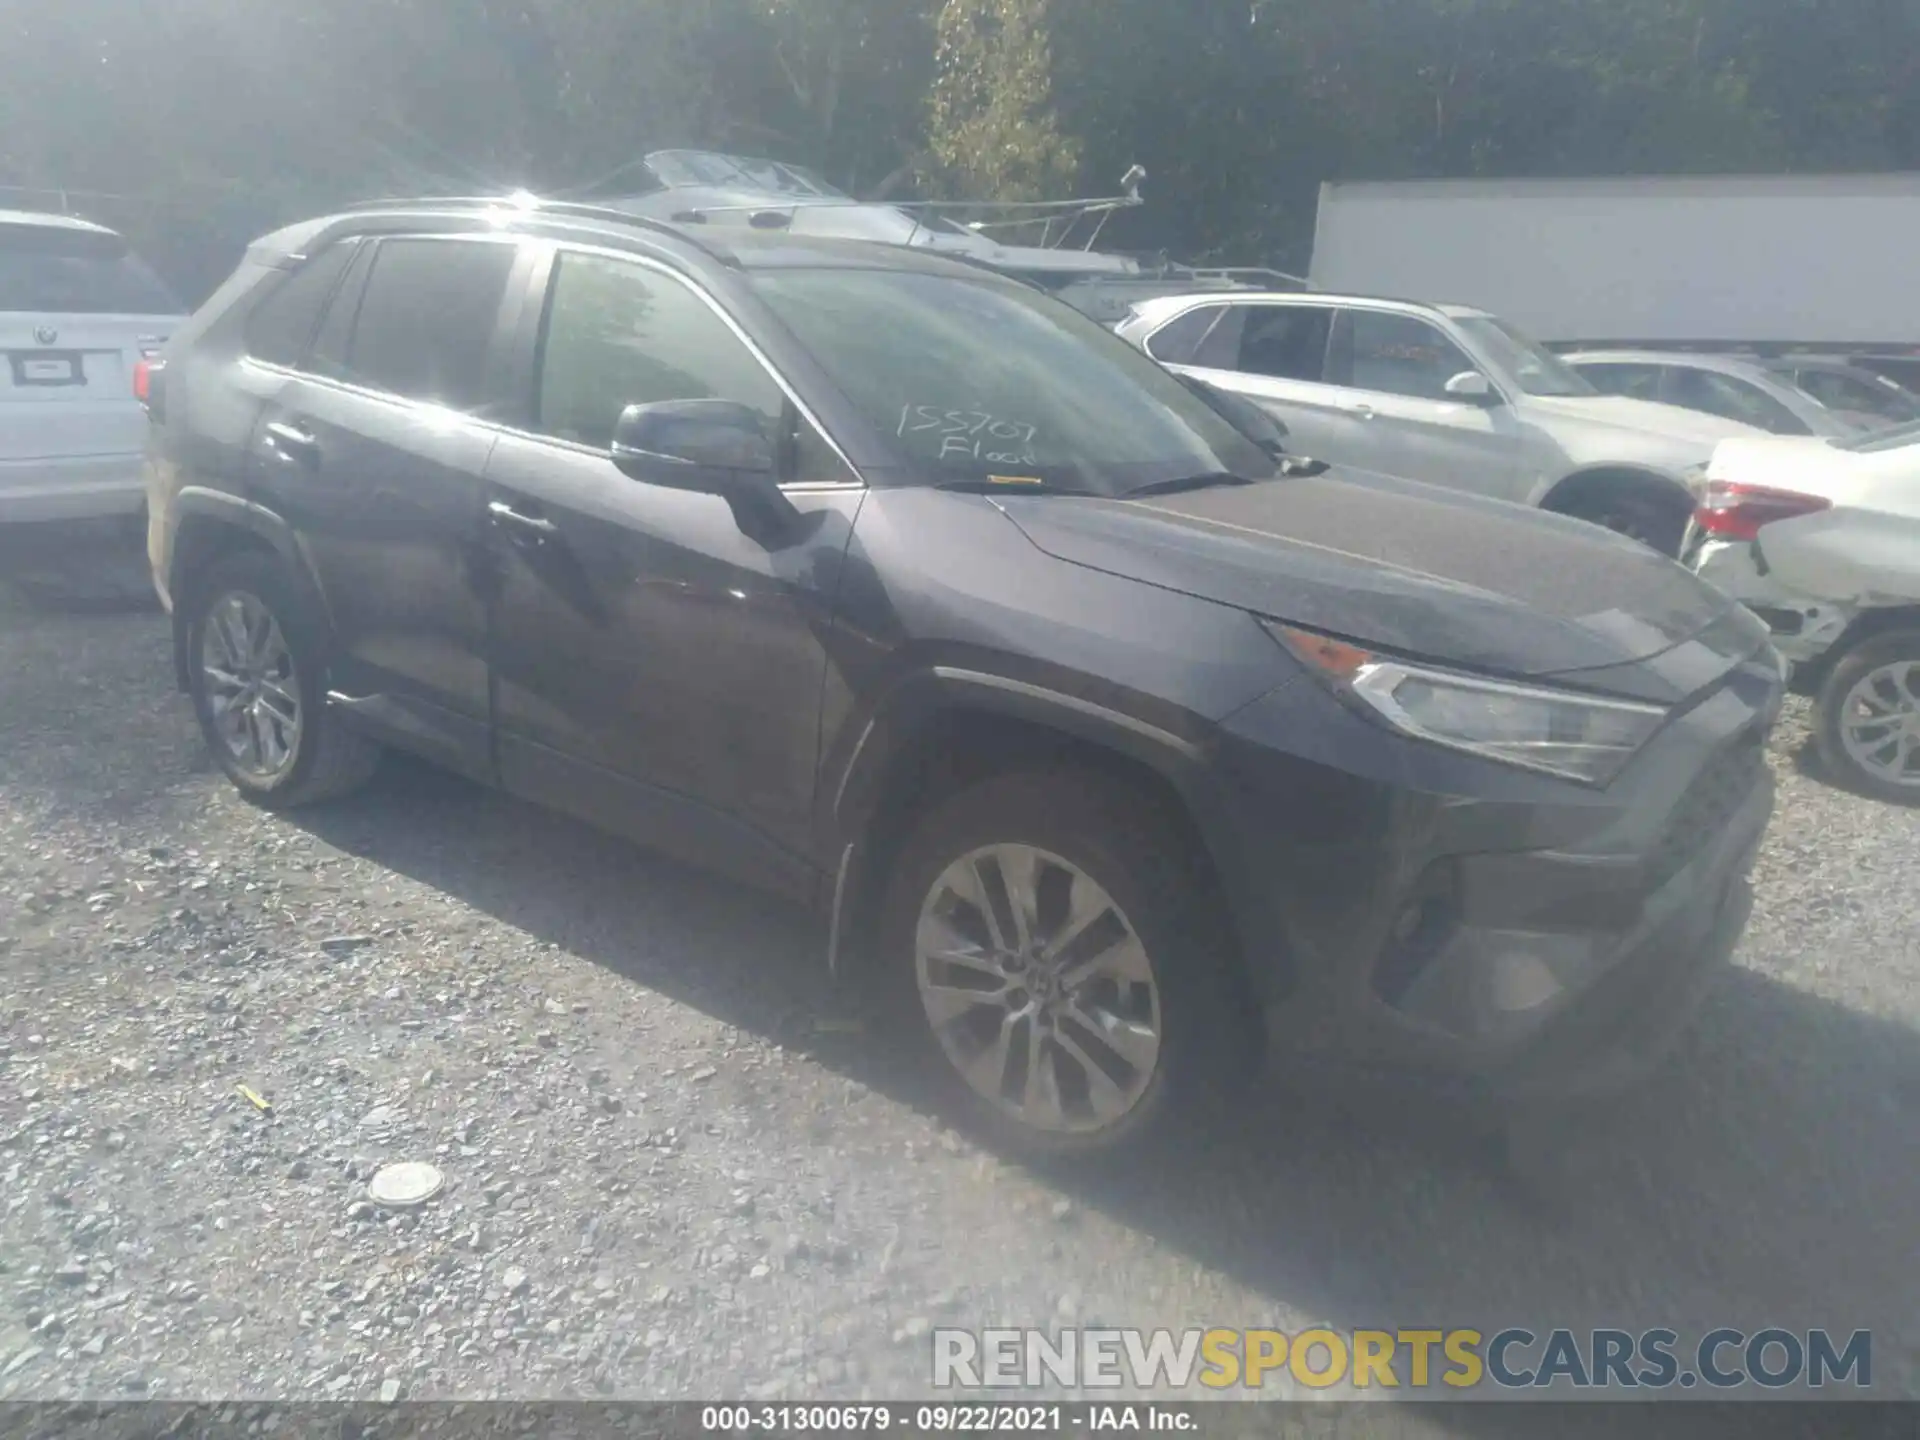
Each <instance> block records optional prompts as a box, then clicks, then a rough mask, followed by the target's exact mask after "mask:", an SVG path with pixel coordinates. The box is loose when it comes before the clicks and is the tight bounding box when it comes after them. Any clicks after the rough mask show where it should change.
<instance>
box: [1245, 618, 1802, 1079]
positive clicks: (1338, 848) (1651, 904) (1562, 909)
mask: <svg viewBox="0 0 1920 1440" xmlns="http://www.w3.org/2000/svg"><path fill="white" fill-rule="evenodd" d="M1781 689H1782V685H1781V677H1780V673H1779V669H1778V667H1777V664H1776V663H1775V662H1774V660H1773V658H1772V656H1771V655H1770V654H1768V653H1766V652H1765V651H1762V652H1761V653H1760V654H1758V655H1756V656H1754V657H1753V658H1752V659H1751V660H1749V661H1747V662H1745V663H1743V664H1742V665H1740V666H1739V667H1737V669H1736V671H1735V672H1733V673H1732V674H1731V675H1729V676H1728V677H1727V678H1726V679H1725V680H1724V681H1723V682H1722V683H1721V684H1720V685H1719V686H1718V687H1717V688H1716V689H1715V690H1714V691H1713V692H1712V693H1710V694H1709V695H1708V696H1706V697H1705V698H1702V699H1699V700H1697V701H1696V702H1695V703H1694V704H1692V705H1691V706H1690V707H1688V708H1686V709H1685V710H1684V711H1683V713H1681V714H1679V715H1677V716H1675V718H1674V719H1673V720H1672V721H1670V722H1669V724H1668V725H1667V727H1666V728H1665V729H1664V730H1663V731H1662V733H1661V734H1660V735H1659V736H1657V737H1656V738H1655V739H1654V741H1653V742H1651V743H1650V744H1649V746H1648V747H1647V749H1646V750H1645V751H1643V752H1642V754H1641V755H1640V756H1639V757H1637V758H1636V760H1635V762H1634V764H1633V765H1632V766H1630V767H1629V769H1628V771H1627V772H1626V773H1625V774H1623V775H1622V776H1621V777H1620V778H1619V779H1618V780H1616V781H1615V783H1614V784H1613V785H1612V786H1611V787H1609V788H1608V789H1607V790H1605V791H1594V790H1588V789H1584V788H1582V787H1579V786H1574V785H1570V784H1567V783H1565V782H1560V781H1555V780H1553V779H1551V778H1550V777H1536V776H1531V775H1527V774H1525V773H1522V772H1518V771H1513V770H1508V769H1505V768H1503V767H1498V766H1493V765H1491V764H1489V763H1486V762H1482V761H1479V760H1477V759H1475V758H1474V757H1470V756H1456V755H1453V754H1451V753H1449V752H1444V751H1439V750H1437V749H1435V748H1434V747H1414V746H1413V745H1412V744H1411V742H1405V741H1402V740H1401V739H1399V738H1398V737H1397V736H1393V735H1389V734H1387V733H1386V732H1384V731H1383V730H1382V729H1381V728H1380V727H1377V726H1372V725H1369V724H1367V722H1365V721H1363V720H1360V719H1358V718H1356V717H1352V716H1351V715H1350V714H1348V713H1347V712H1345V710H1344V707H1340V706H1339V705H1338V702H1336V701H1333V700H1332V699H1331V697H1330V696H1326V695H1325V694H1324V692H1323V691H1321V690H1319V689H1318V687H1316V686H1296V687H1291V688H1290V689H1288V690H1287V691H1284V692H1280V693H1278V694H1276V695H1275V696H1273V697H1269V698H1268V700H1267V701H1264V702H1262V703H1261V704H1259V705H1256V706H1254V707H1249V710H1248V711H1246V712H1243V713H1242V715H1240V716H1238V717H1235V719H1234V720H1233V721H1230V722H1229V729H1230V730H1232V731H1235V732H1237V737H1236V739H1237V740H1244V741H1245V742H1246V743H1245V744H1244V746H1243V745H1241V744H1239V743H1235V742H1229V744H1228V745H1227V746H1226V747H1224V749H1223V756H1222V758H1223V760H1224V761H1225V763H1226V765H1227V767H1228V769H1229V770H1231V771H1232V772H1234V773H1233V774H1232V780H1233V782H1234V783H1233V786H1232V788H1233V792H1234V794H1235V796H1236V797H1237V798H1236V799H1235V800H1234V801H1233V802H1230V804H1229V808H1230V809H1231V810H1232V812H1233V813H1234V815H1235V816H1236V817H1237V824H1238V835H1239V839H1240V843H1241V844H1242V845H1243V846H1244V847H1245V852H1244V853H1247V854H1250V855H1252V856H1254V857H1256V858H1257V863H1258V869H1259V873H1258V874H1255V875H1251V876H1249V875H1246V874H1244V873H1243V874H1241V875H1240V876H1238V877H1237V883H1236V878H1234V877H1230V878H1229V881H1228V888H1229V892H1230V894H1231V895H1232V897H1233V899H1234V902H1235V908H1236V912H1237V915H1238V917H1239V919H1240V920H1241V926H1240V932H1241V942H1242V949H1243V952H1244V953H1245V955H1246V956H1247V958H1248V960H1249V962H1250V963H1249V967H1248V968H1249V972H1250V974H1251V976H1252V981H1253V985H1254V989H1255V991H1256V994H1255V997H1254V998H1255V1001H1256V1003H1258V1004H1259V1006H1260V1007H1261V1010H1262V1013H1263V1016H1264V1020H1265V1030H1266V1033H1267V1038H1268V1055H1269V1058H1270V1060H1271V1061H1272V1062H1274V1064H1275V1065H1276V1067H1277V1068H1279V1069H1282V1070H1289V1071H1296V1072H1302V1073H1305V1074H1308V1075H1311V1076H1315V1077H1318V1078H1323V1079H1324V1078H1340V1079H1350V1080H1356V1081H1368V1082H1377V1081H1381V1080H1386V1081H1389V1082H1398V1083H1405V1082H1412V1083H1413V1084H1416V1085H1417V1086H1418V1087H1419V1088H1420V1089H1421V1090H1422V1091H1423V1092H1425V1093H1427V1094H1429V1095H1444V1096H1448V1097H1457V1098H1458V1099H1460V1100H1462V1101H1465V1102H1468V1103H1471V1104H1476V1105H1489V1106H1493V1107H1505V1108H1515V1109H1518V1108H1524V1107H1529V1106H1531V1105H1533V1104H1535V1103H1538V1102H1542V1101H1552V1100H1556V1099H1563V1098H1564V1099H1572V1098H1577V1097H1583V1096H1597V1095H1603V1094H1607V1093H1611V1092H1613V1091H1616V1090H1618V1089H1621V1088H1624V1087H1626V1086H1629V1085H1631V1084H1632V1083H1633V1081H1634V1080H1635V1079H1637V1078H1638V1077H1640V1076H1642V1075H1644V1074H1645V1073H1646V1072H1647V1071H1648V1069H1649V1068H1650V1067H1652V1066H1653V1065H1654V1064H1656V1063H1657V1062H1658V1060H1659V1059H1660V1058H1661V1057H1662V1056H1663V1055H1664V1054H1665V1053H1666V1052H1667V1050H1668V1049H1669V1048H1670V1046H1671V1045H1672V1043H1673V1040H1674V1039H1675V1037H1677V1036H1678V1034H1679V1033H1680V1032H1681V1031H1682V1030H1683V1029H1684V1027H1685V1025H1686V1023H1687V1021H1688V1019H1689V1018H1690V1017H1691V1015H1692V1013H1693V1012H1694V1010H1695V1008H1696V1006H1697V1004H1698V1001H1699V999H1700V997H1701V995H1702V994H1704V993H1705V991H1706V990H1707V989H1708V988H1709V987H1710V985H1711V983H1712V979H1713V976H1714V975H1715V973H1716V972H1717V971H1718V970H1719V969H1720V968H1722V967H1723V966H1724V965H1725V964H1726V963H1727V961H1728V960H1729V959H1730V957H1731V956H1732V954H1733V951H1734V948H1735V947H1736V945H1737V944H1738V942H1739V939H1740V936H1741V934H1742V933H1743V931H1744V929H1745V925H1746V922H1747V917H1748V913H1749V910H1750V906H1751V899H1750V892H1749V889H1748V876H1749V874H1750V872H1751V870H1752V867H1753V864H1754V860H1755V857H1756V855H1757V853H1758V851H1759V848H1760V845H1761V842H1762V840H1763V838H1764V836H1765V833H1766V829H1767V825H1768V822H1769V819H1770V817H1771V815H1772V811H1773V802H1774V786H1773V780H1772V775H1771V771H1770V770H1769V769H1768V767H1767V765H1766V761H1765V754H1764V748H1765V739H1766V736H1767V734H1768V732H1769V731H1770V729H1771V726H1772V724H1773V721H1774V719H1775V718H1776V716H1777V714H1778V711H1779V705H1780V695H1781ZM1322 701H1325V702H1326V705H1327V706H1330V707H1332V708H1331V709H1323V708H1322V707H1321V702H1322ZM1349 721H1350V722H1351V724H1352V725H1357V726H1360V727H1362V728H1361V729H1360V730H1357V731H1356V730H1351V729H1349V730H1347V731H1346V732H1345V733H1341V730H1340V727H1341V726H1343V725H1345V724H1347V723H1348V722H1349ZM1281 736H1284V737H1286V740H1285V742H1284V743H1285V744H1286V745H1287V747H1288V748H1290V749H1291V750H1292V751H1293V752H1294V753H1293V754H1291V755H1287V756H1284V757H1283V756H1278V755H1276V754H1275V751H1276V750H1278V749H1279V748H1280V746H1281V743H1282V742H1280V740H1279V738H1278V737H1281ZM1308 737H1316V738H1314V739H1313V741H1312V743H1313V744H1314V745H1321V746H1324V747H1325V748H1326V749H1327V750H1328V752H1329V756H1330V757H1334V756H1337V757H1338V759H1339V761H1340V768H1339V770H1337V771H1336V770H1335V769H1333V768H1332V767H1331V766H1329V765H1326V764H1324V763H1321V762H1320V761H1319V760H1318V758H1317V757H1314V756H1311V755H1307V756H1302V755H1300V754H1299V753H1298V752H1299V750H1300V749H1302V748H1303V745H1302V742H1303V741H1304V740H1306V739H1307V738H1308ZM1256 740H1260V741H1264V748H1263V749H1261V750H1256V749H1255V748H1254V742H1255V741H1256ZM1289 820H1290V821H1292V824H1291V825H1289V824H1288V823H1287V822H1288V821H1289ZM1222 848H1223V847H1221V846H1218V845H1216V847H1215V850H1216V853H1219V852H1220V851H1221V849H1222Z"/></svg>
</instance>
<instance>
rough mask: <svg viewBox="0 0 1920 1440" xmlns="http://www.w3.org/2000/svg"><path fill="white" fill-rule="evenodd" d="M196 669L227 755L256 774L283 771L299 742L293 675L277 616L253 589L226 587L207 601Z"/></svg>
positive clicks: (269, 776) (255, 776)
mask: <svg viewBox="0 0 1920 1440" xmlns="http://www.w3.org/2000/svg"><path fill="white" fill-rule="evenodd" d="M200 676H201V680H202V682H203V684H204V686H205V690H206V697H207V713H208V716H209V718H210V719H211V721H212V728H213V732H214V734H215V736H216V737H217V738H218V740H219V742H220V743H221V744H222V745H223V746H224V747H225V748H226V752H227V757H228V759H230V760H231V761H232V762H233V764H234V765H235V766H236V767H238V768H239V769H240V770H242V771H244V772H245V773H246V774H247V775H248V776H249V777H251V778H252V779H255V780H262V781H270V780H275V779H277V778H279V777H280V776H281V775H282V774H284V773H285V772H286V770H287V769H288V767H289V766H291V765H292V764H293V759H294V756H295V754H296V753H297V752H298V750H299V747H300V732H301V726H302V719H303V717H302V715H301V706H300V684H299V677H298V676H297V675H296V674H295V672H294V666H293V651H292V650H291V649H290V648H289V647H288V645H287V640H286V636H285V635H283V634H282V633H281V631H280V622H279V621H277V620H276V619H274V617H273V612H272V611H270V610H268V609H267V607H266V605H265V604H264V603H263V602H262V601H261V600H260V599H259V597H258V596H254V595H249V594H247V593H246V592H244V591H229V592H228V593H227V594H225V595H222V596H221V597H220V598H219V599H218V600H216V601H215V602H214V603H213V605H212V606H211V607H210V608H209V609H208V611H207V617H206V620H205V623H204V624H203V625H202V626H201V633H200Z"/></svg>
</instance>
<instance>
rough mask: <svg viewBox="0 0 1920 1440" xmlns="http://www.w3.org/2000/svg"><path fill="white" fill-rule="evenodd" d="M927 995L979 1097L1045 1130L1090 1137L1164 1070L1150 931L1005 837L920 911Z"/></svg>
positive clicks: (956, 867)
mask: <svg viewBox="0 0 1920 1440" xmlns="http://www.w3.org/2000/svg"><path fill="white" fill-rule="evenodd" d="M915 951H916V954H915V961H916V973H917V978H918V981H919V989H920V1002H921V1005H922V1007H923V1008H924V1009H925V1011H926V1015H927V1020H928V1022H929V1023H930V1024H931V1026H932V1028H933V1032H934V1035H935V1036H936V1037H937V1039H938V1040H939V1042H940V1046H941V1049H942V1050H943V1051H944V1052H945V1053H946V1056H947V1058H948V1060H949V1061H951V1062H952V1064H953V1066H954V1068H955V1069H957V1070H958V1071H959V1072H960V1074H961V1076H962V1077H963V1078H964V1079H965V1080H966V1082H967V1084H968V1085H969V1086H970V1087H971V1088H972V1089H973V1091H974V1092H975V1093H976V1094H977V1095H979V1096H980V1097H982V1098H983V1099H985V1100H986V1101H988V1102H989V1103H990V1104H992V1105H993V1106H995V1107H996V1108H997V1109H999V1110H1000V1111H1001V1112H1003V1113H1005V1114H1007V1115H1009V1116H1011V1117H1013V1118H1014V1119H1016V1120H1018V1121H1020V1122H1022V1123H1024V1124H1026V1125H1029V1126H1031V1127H1033V1128H1035V1129H1037V1130H1042V1131H1046V1132H1050V1133H1055V1134H1091V1133H1094V1132H1098V1131H1103V1130H1107V1129H1109V1128H1111V1127H1112V1126H1114V1125H1116V1124H1118V1123H1119V1122H1120V1121H1122V1120H1124V1119H1125V1118H1126V1117H1127V1116H1128V1115H1129V1114H1131V1113H1132V1111H1133V1110H1134V1108H1135V1107H1136V1106H1137V1105H1138V1104H1139V1103H1140V1101H1141V1099H1142V1097H1143V1096H1144V1095H1145V1094H1146V1092H1147V1088H1148V1086H1149V1085H1150V1084H1151V1082H1152V1080H1153V1078H1154V1075H1155V1073H1156V1072H1157V1071H1158V1069H1159V1066H1160V1053H1161V1041H1162V1035H1163V1017H1162V1013H1161V998H1160V987H1159V985H1158V983H1157V981H1156V980H1155V977H1154V971H1153V965H1152V962H1151V961H1150V960H1149V958H1148V956H1147V952H1146V949H1145V947H1144V946H1143V945H1142V944H1141V941H1140V937H1139V935H1138V934H1137V933H1136V932H1135V930H1134V928H1133V926H1132V924H1131V923H1130V922H1129V921H1128V919H1127V917H1126V915H1125V914H1124V913H1122V911H1121V909H1120V907H1119V906H1118V905H1117V904H1116V903H1115V902H1114V900H1113V897H1112V896H1111V895H1109V894H1108V893H1107V892H1106V890H1105V889H1104V888H1102V887H1101V886H1100V885H1099V884H1098V883H1097V882H1096V881H1095V880H1093V879H1092V877H1090V876H1089V875H1087V874H1086V872H1085V871H1083V870H1081V869H1080V868H1079V867H1077V866H1075V865H1073V864H1071V863H1070V862H1068V861H1066V860H1063V859H1061V858H1060V857H1059V856H1058V855H1053V854H1049V853H1047V852H1046V851H1043V850H1038V849H1035V848H1033V847H1031V846H1025V845H993V846H989V847H987V848H985V849H981V850H976V851H974V852H973V853H971V854H969V855H966V856H963V857H962V858H961V859H959V860H956V861H955V862H954V863H953V864H952V865H950V866H948V867H947V869H946V870H945V871H943V872H942V873H941V875H940V877H939V879H938V880H936V881H935V882H934V884H933V887H932V889H931V890H930V891H929V892H928V894H927V897H926V899H925V901H924V902H923V903H922V905H921V907H920V919H919V924H918V927H917V930H916V936H915Z"/></svg>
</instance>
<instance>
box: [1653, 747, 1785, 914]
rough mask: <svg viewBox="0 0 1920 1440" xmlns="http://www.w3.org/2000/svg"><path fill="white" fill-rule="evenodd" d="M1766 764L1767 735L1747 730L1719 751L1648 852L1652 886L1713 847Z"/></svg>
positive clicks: (1744, 802) (1682, 799)
mask: <svg viewBox="0 0 1920 1440" xmlns="http://www.w3.org/2000/svg"><path fill="white" fill-rule="evenodd" d="M1766 763H1767V741H1766V735H1765V734H1764V733H1763V732H1761V731H1757V730H1755V731H1749V732H1748V733H1746V734H1744V735H1742V736H1740V738H1738V739H1737V740H1734V741H1732V742H1731V743H1730V744H1728V745H1727V746H1726V748H1725V749H1723V750H1721V751H1720V752H1719V753H1718V754H1717V755H1715V756H1714V757H1713V759H1712V760H1710V761H1708V762H1707V767H1706V768H1705V769H1704V770H1702V771H1701V772H1700V774H1699V775H1698V776H1696V777H1695V779H1694V782H1693V784H1692V785H1690V786H1689V787H1688V788H1687V793H1686V794H1685V795H1684V796H1683V797H1681V800H1680V803H1679V804H1678V805H1676V806H1675V807H1674V810H1673V815H1672V817H1671V818H1670V819H1669V820H1668V821H1667V830H1666V833H1665V834H1664V835H1662V836H1661V837H1660V843H1659V845H1658V846H1656V847H1655V849H1654V851H1653V853H1652V854H1651V855H1649V856H1648V857H1647V880H1648V888H1649V889H1652V890H1658V889H1659V888H1660V887H1661V886H1663V885H1665V884H1666V883H1667V882H1668V881H1669V880H1671V879H1673V877H1674V876H1676V875H1678V874H1679V873H1680V872H1681V871H1682V870H1684V869H1685V868H1686V867H1687V864H1688V862H1689V861H1691V860H1693V859H1694V858H1695V857H1696V856H1698V855H1699V854H1700V853H1701V852H1702V851H1703V850H1706V849H1708V848H1710V847H1711V846H1712V845H1713V843H1714V841H1715V840H1717V839H1718V838H1719V835H1720V832H1721V831H1722V830H1723V829H1725V828H1726V825H1727V822H1728V821H1729V820H1731V819H1733V817H1734V816H1735V815H1737V814H1738V813H1739V812H1740V807H1741V806H1742V805H1744V804H1746V801H1747V797H1748V796H1749V795H1751V794H1752V793H1753V787H1754V785H1755V784H1756V783H1758V781H1759V779H1760V772H1761V771H1762V770H1763V769H1764V768H1765V767H1766Z"/></svg>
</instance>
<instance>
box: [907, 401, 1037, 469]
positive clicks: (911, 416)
mask: <svg viewBox="0 0 1920 1440" xmlns="http://www.w3.org/2000/svg"><path fill="white" fill-rule="evenodd" d="M897 433H898V434H899V435H900V436H901V438H903V439H904V438H905V437H907V436H909V435H924V436H926V437H927V438H926V441H925V443H926V444H927V445H929V446H931V445H932V444H933V443H934V442H935V441H936V440H937V441H938V442H939V444H940V454H939V458H940V459H942V460H985V461H987V462H989V463H991V464H995V465H1031V464H1033V463H1034V453H1033V442H1034V439H1035V437H1036V436H1038V435H1039V433H1040V427H1039V426H1037V425H1024V424H1021V423H1020V422H1018V421H1015V420H1002V419H1000V418H999V417H998V416H996V415H994V414H992V413H991V412H989V411H986V410H942V409H940V408H939V407H938V406H937V405H904V406H902V407H901V409H900V428H899V431H898V432H897Z"/></svg>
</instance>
